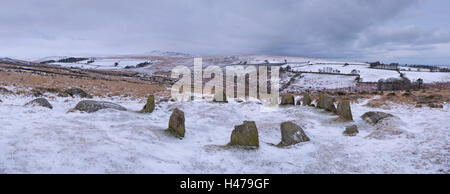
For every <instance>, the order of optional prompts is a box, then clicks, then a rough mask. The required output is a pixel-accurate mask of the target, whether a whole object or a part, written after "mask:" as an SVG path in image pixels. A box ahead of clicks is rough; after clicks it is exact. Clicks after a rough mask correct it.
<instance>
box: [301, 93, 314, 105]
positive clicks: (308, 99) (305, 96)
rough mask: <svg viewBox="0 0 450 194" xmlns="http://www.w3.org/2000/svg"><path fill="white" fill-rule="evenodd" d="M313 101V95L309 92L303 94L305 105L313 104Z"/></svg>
mask: <svg viewBox="0 0 450 194" xmlns="http://www.w3.org/2000/svg"><path fill="white" fill-rule="evenodd" d="M311 102H312V100H311V96H310V95H309V94H305V95H304V96H303V103H302V104H303V106H311Z"/></svg>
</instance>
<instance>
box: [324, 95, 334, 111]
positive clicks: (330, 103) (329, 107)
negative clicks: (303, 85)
mask: <svg viewBox="0 0 450 194" xmlns="http://www.w3.org/2000/svg"><path fill="white" fill-rule="evenodd" d="M334 102H335V99H334V98H333V97H329V96H327V97H326V98H325V103H324V109H325V111H328V112H336V107H335V106H334Z"/></svg>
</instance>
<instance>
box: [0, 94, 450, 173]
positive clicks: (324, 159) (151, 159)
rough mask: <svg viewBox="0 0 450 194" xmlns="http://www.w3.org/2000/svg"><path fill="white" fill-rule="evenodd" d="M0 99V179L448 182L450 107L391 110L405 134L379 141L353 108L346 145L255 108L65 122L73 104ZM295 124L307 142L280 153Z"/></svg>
mask: <svg viewBox="0 0 450 194" xmlns="http://www.w3.org/2000/svg"><path fill="white" fill-rule="evenodd" d="M0 98H1V99H2V100H3V102H0V123H1V124H2V125H1V127H0V173H449V172H450V161H449V158H448V155H449V149H448V142H449V137H450V131H449V129H450V124H449V123H448V121H447V120H448V118H449V117H450V111H449V108H450V107H449V106H448V105H445V106H444V109H442V110H439V109H429V108H420V109H414V111H412V109H411V108H410V107H405V106H394V107H393V108H392V109H391V110H389V111H386V110H383V111H385V112H388V113H392V114H394V115H396V116H397V117H399V121H398V123H399V126H400V129H401V130H404V133H403V134H401V135H392V136H389V137H388V138H385V139H373V138H368V137H366V136H367V135H368V134H370V133H371V132H373V131H374V130H375V129H374V128H373V127H371V126H369V125H367V124H366V123H365V122H363V121H362V120H361V119H360V118H359V116H360V115H362V114H363V113H364V112H366V111H373V110H376V109H373V108H368V107H365V106H362V104H364V103H365V102H362V103H358V104H352V110H353V115H354V118H355V124H357V125H358V127H359V129H360V133H359V134H358V135H357V136H355V137H346V136H344V135H343V134H342V132H343V130H344V128H345V126H346V125H348V123H347V124H344V123H336V122H334V121H333V119H335V118H336V116H334V115H331V114H328V113H324V112H322V111H321V110H317V109H315V108H311V107H303V106H293V107H282V108H279V109H278V110H276V111H274V112H263V113H262V112H261V107H262V106H263V105H261V104H258V103H236V102H230V103H228V104H217V103H208V102H202V101H200V102H188V103H175V102H168V103H162V104H158V107H157V109H156V111H155V112H153V113H152V114H139V113H136V112H133V111H129V112H120V111H113V110H104V111H99V112H96V113H92V114H87V113H79V112H74V113H66V112H67V110H69V109H70V108H73V107H74V106H75V105H76V103H77V102H78V101H79V100H80V99H72V98H61V97H55V98H54V99H51V100H50V103H52V104H53V107H54V109H53V110H50V109H46V108H42V107H24V106H23V105H24V104H25V103H26V102H28V101H30V100H32V98H31V97H24V96H2V95H0ZM97 100H108V101H112V102H116V103H119V104H121V105H123V106H125V107H126V108H128V109H130V110H139V109H141V108H142V106H143V105H144V101H145V100H144V99H142V101H141V102H138V101H130V100H129V99H97ZM175 107H177V108H180V109H181V110H183V111H185V115H186V127H187V132H186V137H185V138H184V139H183V140H179V139H176V138H172V137H168V136H167V135H166V134H165V133H164V132H163V130H164V129H166V128H167V124H168V121H169V117H170V114H171V112H172V110H173V109H174V108H175ZM244 120H254V121H256V124H257V127H258V130H259V137H260V142H261V143H260V144H261V145H260V148H259V149H258V150H240V149H223V148H221V147H220V146H221V145H225V144H227V143H228V141H229V140H230V134H231V131H232V130H233V127H234V126H235V125H239V124H241V123H242V121H244ZM284 121H294V122H295V123H297V124H299V125H300V126H302V127H303V129H304V130H305V132H306V134H307V135H308V136H309V137H310V139H311V141H310V142H304V143H301V144H298V145H294V146H291V147H288V148H285V149H280V148H277V147H274V146H271V145H269V143H278V142H279V141H280V138H281V137H280V136H281V135H280V128H279V127H280V123H281V122H284Z"/></svg>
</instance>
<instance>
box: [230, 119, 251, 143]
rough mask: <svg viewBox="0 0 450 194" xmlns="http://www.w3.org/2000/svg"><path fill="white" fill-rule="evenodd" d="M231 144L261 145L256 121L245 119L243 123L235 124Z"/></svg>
mask: <svg viewBox="0 0 450 194" xmlns="http://www.w3.org/2000/svg"><path fill="white" fill-rule="evenodd" d="M228 145H229V146H246V147H254V148H257V147H259V138H258V129H257V128H256V123H255V121H244V123H243V124H242V125H237V126H234V130H233V132H232V133H231V140H230V143H228Z"/></svg>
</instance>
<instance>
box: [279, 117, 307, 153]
mask: <svg viewBox="0 0 450 194" xmlns="http://www.w3.org/2000/svg"><path fill="white" fill-rule="evenodd" d="M305 141H309V137H308V136H306V134H305V132H304V131H303V129H302V128H301V127H300V126H298V125H296V124H295V123H292V122H289V121H288V122H283V123H281V142H280V143H279V144H278V146H280V147H284V146H290V145H294V144H297V143H300V142H305Z"/></svg>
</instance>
